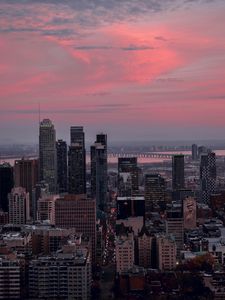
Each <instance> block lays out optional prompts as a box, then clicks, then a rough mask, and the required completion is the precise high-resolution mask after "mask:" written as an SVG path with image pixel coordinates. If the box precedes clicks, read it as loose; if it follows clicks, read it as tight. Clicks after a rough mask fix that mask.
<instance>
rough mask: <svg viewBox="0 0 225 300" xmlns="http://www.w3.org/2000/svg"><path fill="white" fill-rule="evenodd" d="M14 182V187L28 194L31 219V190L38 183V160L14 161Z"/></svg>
mask: <svg viewBox="0 0 225 300" xmlns="http://www.w3.org/2000/svg"><path fill="white" fill-rule="evenodd" d="M14 181H15V186H16V187H23V188H25V190H26V192H28V193H29V201H30V202H29V206H30V213H31V217H33V214H32V212H33V208H32V189H33V188H34V186H35V185H36V183H37V182H38V160H37V159H24V158H22V159H20V160H16V161H15V165H14Z"/></svg>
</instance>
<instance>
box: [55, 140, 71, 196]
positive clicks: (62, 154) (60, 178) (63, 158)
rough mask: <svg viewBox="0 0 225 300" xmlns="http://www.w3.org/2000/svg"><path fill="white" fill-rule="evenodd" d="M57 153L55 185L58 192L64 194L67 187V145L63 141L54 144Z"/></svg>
mask: <svg viewBox="0 0 225 300" xmlns="http://www.w3.org/2000/svg"><path fill="white" fill-rule="evenodd" d="M56 152H57V184H58V192H59V193H66V192H67V191H68V186H67V179H68V174H67V144H66V142H65V141H63V140H58V141H57V142H56Z"/></svg>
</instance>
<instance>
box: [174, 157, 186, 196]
mask: <svg viewBox="0 0 225 300" xmlns="http://www.w3.org/2000/svg"><path fill="white" fill-rule="evenodd" d="M172 185H173V191H179V190H183V189H184V188H185V181H184V155H182V154H180V155H174V156H173V159H172Z"/></svg>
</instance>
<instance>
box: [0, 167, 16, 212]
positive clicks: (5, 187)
mask: <svg viewBox="0 0 225 300" xmlns="http://www.w3.org/2000/svg"><path fill="white" fill-rule="evenodd" d="M13 185H14V182H13V168H12V166H11V165H10V164H8V163H3V164H1V165H0V209H1V210H3V211H5V212H8V209H9V201H8V193H10V192H11V189H12V188H13Z"/></svg>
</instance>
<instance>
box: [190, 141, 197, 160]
mask: <svg viewBox="0 0 225 300" xmlns="http://www.w3.org/2000/svg"><path fill="white" fill-rule="evenodd" d="M191 150H192V151H191V156H192V160H197V159H198V146H197V145H196V144H193V145H192V147H191Z"/></svg>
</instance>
